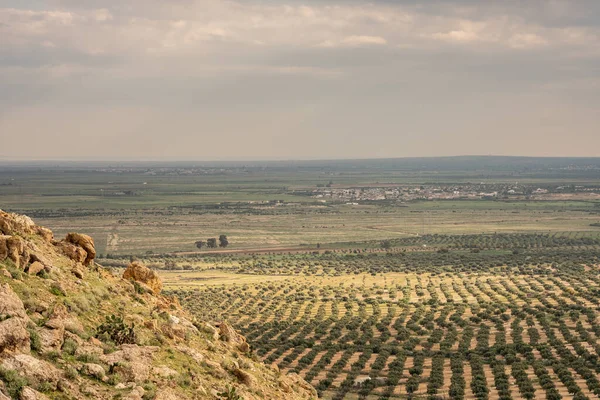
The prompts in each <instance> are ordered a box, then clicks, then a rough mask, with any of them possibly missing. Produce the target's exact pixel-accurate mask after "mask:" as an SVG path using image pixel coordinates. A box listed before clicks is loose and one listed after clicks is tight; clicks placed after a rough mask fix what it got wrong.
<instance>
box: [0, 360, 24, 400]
mask: <svg viewBox="0 0 600 400" xmlns="http://www.w3.org/2000/svg"><path fill="white" fill-rule="evenodd" d="M0 379H1V380H2V381H4V385H5V386H6V391H7V392H8V394H9V395H10V397H11V398H13V399H18V398H19V397H20V396H21V391H22V390H23V388H24V387H25V386H27V385H29V381H28V380H27V378H24V377H22V376H20V375H19V374H18V373H17V371H15V370H9V369H4V368H2V367H0Z"/></svg>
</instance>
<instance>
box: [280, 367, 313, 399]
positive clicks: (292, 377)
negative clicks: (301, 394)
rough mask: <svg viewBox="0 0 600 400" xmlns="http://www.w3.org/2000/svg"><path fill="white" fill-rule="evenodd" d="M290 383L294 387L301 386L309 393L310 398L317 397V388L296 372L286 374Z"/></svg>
mask: <svg viewBox="0 0 600 400" xmlns="http://www.w3.org/2000/svg"><path fill="white" fill-rule="evenodd" d="M286 378H287V379H288V381H289V382H290V383H291V385H292V386H293V387H295V388H302V389H304V390H305V391H307V392H308V393H310V396H311V398H315V399H316V398H317V390H316V389H315V388H314V387H312V386H311V385H310V384H309V383H308V382H306V381H305V380H304V379H302V377H301V376H300V375H298V374H296V373H290V374H288V375H287V376H286Z"/></svg>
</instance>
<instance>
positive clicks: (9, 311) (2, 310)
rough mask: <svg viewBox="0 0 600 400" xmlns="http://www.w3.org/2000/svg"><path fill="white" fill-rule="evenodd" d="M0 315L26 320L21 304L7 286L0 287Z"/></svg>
mask: <svg viewBox="0 0 600 400" xmlns="http://www.w3.org/2000/svg"><path fill="white" fill-rule="evenodd" d="M0 315H4V316H5V317H6V316H8V317H18V318H25V319H26V318H27V313H26V312H25V307H24V306H23V302H22V301H21V299H20V298H19V296H17V294H16V293H15V292H14V291H13V290H12V289H11V287H10V286H9V285H8V284H4V285H1V286H0Z"/></svg>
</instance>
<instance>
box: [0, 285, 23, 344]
mask: <svg viewBox="0 0 600 400" xmlns="http://www.w3.org/2000/svg"><path fill="white" fill-rule="evenodd" d="M28 320H29V317H28V316H27V314H26V312H25V307H24V306H23V302H22V301H21V299H20V298H19V296H17V294H16V293H15V292H13V290H12V289H11V287H10V286H9V285H8V284H5V285H2V286H0V321H2V322H0V355H2V354H3V353H28V352H29V350H30V348H29V345H30V337H29V332H28V331H27V322H28Z"/></svg>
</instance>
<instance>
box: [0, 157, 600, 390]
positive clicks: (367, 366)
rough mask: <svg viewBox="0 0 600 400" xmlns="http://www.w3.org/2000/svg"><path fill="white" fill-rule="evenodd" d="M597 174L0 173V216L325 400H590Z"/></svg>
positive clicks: (546, 165) (574, 165)
mask: <svg viewBox="0 0 600 400" xmlns="http://www.w3.org/2000/svg"><path fill="white" fill-rule="evenodd" d="M599 173H600V162H599V161H598V159H526V158H525V159H521V158H515V159H512V158H502V157H500V158H495V157H490V158H486V157H483V158H478V157H474V158H468V157H467V158H460V157H459V158H452V159H430V160H427V159H414V160H413V159H407V160H362V161H339V162H333V161H332V162H296V163H287V164H286V163H283V162H271V163H254V164H251V163H249V164H242V163H229V164H226V163H222V164H219V163H215V164H212V165H192V164H189V163H188V164H185V163H180V164H175V163H170V164H169V163H163V164H148V165H142V164H140V163H130V164H122V165H109V164H107V163H98V164H93V163H90V164H83V163H72V164H68V165H64V166H57V165H44V166H43V167H42V166H39V167H35V166H28V167H23V166H19V165H9V166H4V167H1V166H0V208H2V209H5V210H7V211H13V212H20V213H25V214H28V215H30V216H32V217H33V218H34V219H35V220H36V222H37V223H39V224H41V225H46V226H48V227H50V228H52V229H53V230H54V231H55V233H56V235H57V236H63V235H64V234H66V233H67V232H68V231H72V230H76V231H81V232H86V233H88V234H90V235H91V236H93V238H94V240H95V242H96V248H97V250H98V263H99V264H100V265H103V266H105V267H108V268H114V272H115V274H118V273H120V270H119V268H122V267H124V266H126V265H127V264H128V263H129V262H130V260H132V259H138V260H140V261H142V262H144V263H145V264H146V265H148V266H149V267H151V268H153V269H155V270H157V271H159V274H160V276H161V278H162V279H163V281H164V284H165V292H166V293H167V294H169V295H174V296H177V297H178V298H179V301H180V302H181V304H182V305H183V306H184V307H186V308H187V309H188V310H190V311H191V312H192V313H193V314H195V315H196V317H197V318H198V320H205V321H211V322H213V323H215V324H216V323H218V322H220V321H227V322H228V323H230V324H231V325H233V326H234V327H235V328H236V329H238V330H239V331H241V332H242V333H243V334H244V335H245V336H246V337H247V339H248V342H249V343H250V344H251V346H252V348H253V354H254V356H255V357H257V358H260V359H262V360H263V361H264V362H266V363H268V364H273V365H276V366H277V368H278V369H279V370H280V371H281V372H282V373H286V372H296V373H298V374H300V375H301V376H302V377H303V378H305V379H306V380H307V381H308V382H310V383H311V384H313V385H314V387H315V388H316V389H317V390H318V392H319V394H320V396H321V397H322V398H325V399H349V400H354V399H370V400H384V399H404V398H427V399H442V398H450V399H521V398H526V399H535V398H547V399H561V398H563V399H571V398H575V399H594V398H599V397H600V359H599V357H600V342H599V339H600V319H599V317H600V315H598V313H599V311H600V278H599V277H598V276H599V273H600V181H599V179H598V176H600V175H599ZM221 235H225V236H226V237H227V239H228V243H227V246H226V247H225V246H224V247H220V248H206V246H204V247H202V246H200V247H201V248H198V241H206V240H207V239H209V238H219V237H220V236H221ZM215 240H216V239H215Z"/></svg>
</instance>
